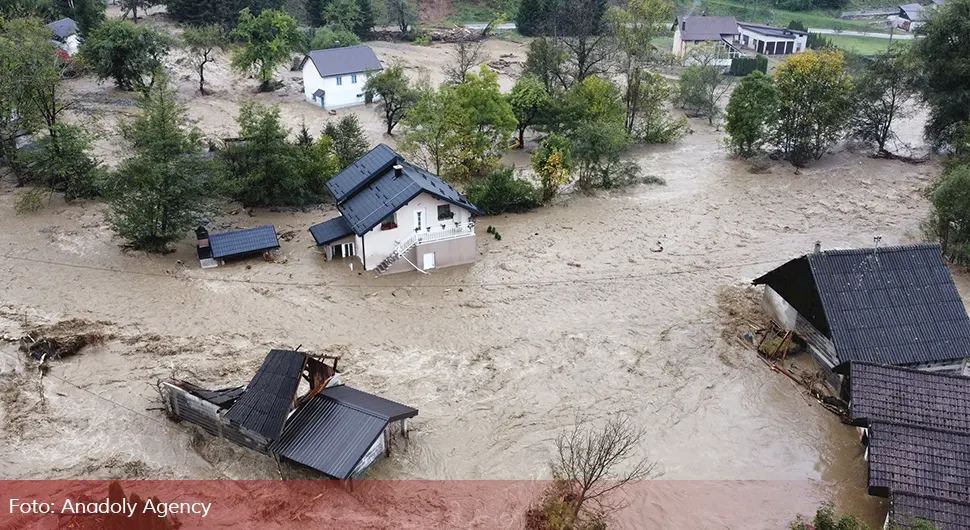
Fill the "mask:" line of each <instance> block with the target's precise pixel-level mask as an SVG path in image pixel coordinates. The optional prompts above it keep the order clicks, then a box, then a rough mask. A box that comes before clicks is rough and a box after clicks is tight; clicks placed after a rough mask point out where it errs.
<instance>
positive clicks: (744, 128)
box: [724, 71, 778, 157]
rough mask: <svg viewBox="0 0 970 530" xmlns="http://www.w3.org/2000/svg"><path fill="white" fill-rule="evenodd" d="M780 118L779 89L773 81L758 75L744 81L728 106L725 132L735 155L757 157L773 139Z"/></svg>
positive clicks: (758, 72)
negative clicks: (771, 134)
mask: <svg viewBox="0 0 970 530" xmlns="http://www.w3.org/2000/svg"><path fill="white" fill-rule="evenodd" d="M777 116H778V89H777V88H776V87H775V81H774V79H772V78H771V77H769V76H767V75H765V74H763V73H761V72H760V71H755V72H752V73H750V74H748V75H747V76H745V77H744V78H742V79H741V83H740V84H739V85H738V87H737V88H736V89H734V92H733V93H732V94H731V99H730V100H729V101H728V104H727V122H726V123H725V125H724V130H725V131H727V133H728V134H729V135H730V136H729V140H728V145H729V147H730V149H731V151H733V152H734V153H735V154H737V155H740V156H743V157H750V156H753V155H755V154H756V153H757V152H758V151H759V150H760V149H761V146H762V145H764V143H765V142H766V141H767V140H768V139H769V138H768V137H769V130H770V128H771V127H773V126H774V124H775V121H776V119H777Z"/></svg>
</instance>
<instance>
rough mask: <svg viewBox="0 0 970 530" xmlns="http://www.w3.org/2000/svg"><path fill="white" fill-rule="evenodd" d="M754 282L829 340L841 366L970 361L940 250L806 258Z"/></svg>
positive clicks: (969, 331)
mask: <svg viewBox="0 0 970 530" xmlns="http://www.w3.org/2000/svg"><path fill="white" fill-rule="evenodd" d="M754 283H755V284H756V285H758V284H766V285H768V286H770V287H771V288H772V289H773V290H775V291H776V292H777V293H778V294H779V295H781V296H782V297H783V298H784V299H785V300H786V301H788V303H790V304H791V305H792V306H793V307H794V308H795V309H796V310H798V312H799V313H800V314H802V316H804V317H805V318H806V319H807V320H808V321H809V322H811V323H812V324H813V325H814V326H815V328H816V329H818V330H819V331H821V332H822V333H824V334H825V335H826V336H828V337H830V338H831V339H832V341H833V342H834V344H835V349H836V355H837V356H838V358H839V361H840V362H847V361H868V362H877V363H880V364H900V365H906V364H916V363H925V362H933V361H946V360H952V359H962V358H966V357H970V318H967V312H966V309H964V306H963V300H962V299H961V298H960V293H959V292H957V288H956V285H954V283H953V279H952V278H951V277H950V271H949V269H947V266H946V263H945V262H944V261H943V257H942V253H941V250H940V246H939V245H935V244H920V245H905V246H897V247H883V248H878V249H876V248H868V249H851V250H829V251H825V252H818V253H812V254H808V255H805V256H802V257H800V258H796V259H794V260H791V261H789V262H788V263H785V264H784V265H782V266H780V267H778V268H776V269H774V270H772V271H771V272H768V273H767V274H765V275H763V276H761V277H760V278H757V279H755V280H754Z"/></svg>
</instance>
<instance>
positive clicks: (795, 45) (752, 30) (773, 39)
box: [738, 22, 808, 55]
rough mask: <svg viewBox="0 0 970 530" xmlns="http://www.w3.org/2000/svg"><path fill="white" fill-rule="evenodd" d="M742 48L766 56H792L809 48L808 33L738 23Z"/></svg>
mask: <svg viewBox="0 0 970 530" xmlns="http://www.w3.org/2000/svg"><path fill="white" fill-rule="evenodd" d="M738 31H740V32H741V46H743V47H744V48H747V49H749V50H752V51H755V52H757V53H761V54H764V55H790V54H793V53H798V52H803V51H805V50H806V49H807V48H808V32H807V31H798V30H794V29H788V28H776V27H774V26H766V25H764V24H749V23H747V22H738Z"/></svg>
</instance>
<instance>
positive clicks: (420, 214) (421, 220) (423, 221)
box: [414, 209, 428, 231]
mask: <svg viewBox="0 0 970 530" xmlns="http://www.w3.org/2000/svg"><path fill="white" fill-rule="evenodd" d="M427 225H428V219H427V216H426V215H425V214H424V210H423V209H422V210H415V211H414V229H415V231H420V230H423V229H424V227H425V226H427Z"/></svg>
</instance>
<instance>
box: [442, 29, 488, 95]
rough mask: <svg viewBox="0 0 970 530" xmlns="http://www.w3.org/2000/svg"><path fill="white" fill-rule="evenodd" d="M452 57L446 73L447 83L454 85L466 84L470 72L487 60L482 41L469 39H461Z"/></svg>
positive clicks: (445, 69) (445, 70) (445, 68)
mask: <svg viewBox="0 0 970 530" xmlns="http://www.w3.org/2000/svg"><path fill="white" fill-rule="evenodd" d="M450 55H451V62H450V63H448V64H446V65H445V67H444V72H445V78H446V79H447V81H448V82H449V83H452V84H454V85H460V84H462V83H464V82H465V80H466V79H467V78H468V72H471V71H472V70H474V69H475V67H477V66H478V65H480V64H482V63H483V62H485V60H486V57H485V51H484V50H483V49H482V41H480V40H472V39H468V38H463V39H460V40H459V41H458V42H457V43H456V44H455V48H454V50H452V51H451V52H450Z"/></svg>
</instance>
